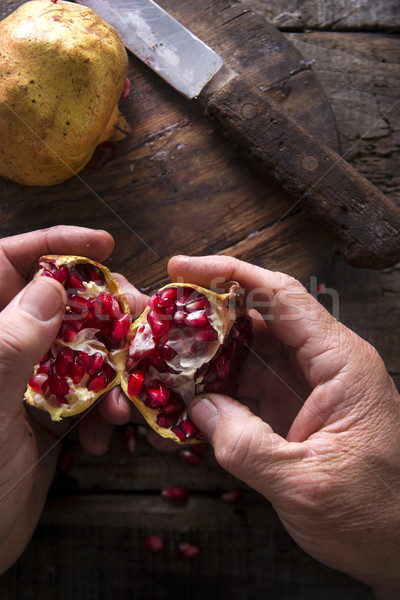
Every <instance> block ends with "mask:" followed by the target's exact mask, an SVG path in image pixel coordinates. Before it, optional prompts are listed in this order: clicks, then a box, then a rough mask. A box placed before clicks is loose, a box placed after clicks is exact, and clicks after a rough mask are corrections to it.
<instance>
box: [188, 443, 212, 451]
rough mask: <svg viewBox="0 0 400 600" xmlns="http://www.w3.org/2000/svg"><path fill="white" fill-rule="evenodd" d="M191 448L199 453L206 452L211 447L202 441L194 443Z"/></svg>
mask: <svg viewBox="0 0 400 600" xmlns="http://www.w3.org/2000/svg"><path fill="white" fill-rule="evenodd" d="M190 448H191V450H194V451H195V452H197V454H205V453H206V452H207V450H208V449H209V445H208V444H207V443H206V442H201V443H200V444H193V446H190Z"/></svg>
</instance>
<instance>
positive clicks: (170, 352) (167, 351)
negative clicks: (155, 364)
mask: <svg viewBox="0 0 400 600" xmlns="http://www.w3.org/2000/svg"><path fill="white" fill-rule="evenodd" d="M158 352H159V353H160V356H161V357H162V358H164V359H165V360H172V359H173V358H174V357H175V356H176V351H175V350H174V349H173V348H171V346H167V345H166V344H165V345H164V346H163V345H161V344H160V345H159V346H158Z"/></svg>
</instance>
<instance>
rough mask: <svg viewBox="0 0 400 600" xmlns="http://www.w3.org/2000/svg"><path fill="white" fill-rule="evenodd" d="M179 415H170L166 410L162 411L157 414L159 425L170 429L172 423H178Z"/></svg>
mask: <svg viewBox="0 0 400 600" xmlns="http://www.w3.org/2000/svg"><path fill="white" fill-rule="evenodd" d="M177 418H178V416H177V415H168V414H166V413H165V412H161V413H159V414H158V415H157V419H156V421H157V425H159V426H160V427H162V428H163V429H169V428H170V427H171V425H173V424H174V423H176V420H177Z"/></svg>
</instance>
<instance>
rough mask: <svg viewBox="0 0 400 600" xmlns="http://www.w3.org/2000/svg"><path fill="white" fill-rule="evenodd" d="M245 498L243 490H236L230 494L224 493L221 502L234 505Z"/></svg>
mask: <svg viewBox="0 0 400 600" xmlns="http://www.w3.org/2000/svg"><path fill="white" fill-rule="evenodd" d="M242 497H243V490H242V489H241V488H236V489H234V490H230V491H229V492H223V493H222V494H221V500H223V501H224V502H229V503H231V504H234V503H235V502H239V500H241V499H242Z"/></svg>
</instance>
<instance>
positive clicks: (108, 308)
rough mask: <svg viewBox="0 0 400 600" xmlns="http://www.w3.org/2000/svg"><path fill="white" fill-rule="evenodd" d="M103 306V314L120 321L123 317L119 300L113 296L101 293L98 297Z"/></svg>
mask: <svg viewBox="0 0 400 600" xmlns="http://www.w3.org/2000/svg"><path fill="white" fill-rule="evenodd" d="M98 298H99V300H100V302H101V304H102V312H103V313H104V312H105V313H106V314H108V315H109V316H110V317H114V318H115V319H119V318H120V316H121V314H122V313H121V308H120V305H119V303H118V300H117V299H116V298H114V296H111V294H106V293H104V292H101V294H99V296H98Z"/></svg>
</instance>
